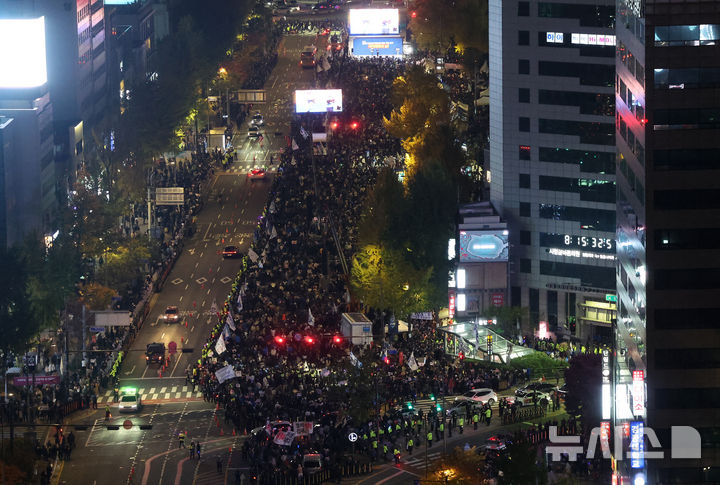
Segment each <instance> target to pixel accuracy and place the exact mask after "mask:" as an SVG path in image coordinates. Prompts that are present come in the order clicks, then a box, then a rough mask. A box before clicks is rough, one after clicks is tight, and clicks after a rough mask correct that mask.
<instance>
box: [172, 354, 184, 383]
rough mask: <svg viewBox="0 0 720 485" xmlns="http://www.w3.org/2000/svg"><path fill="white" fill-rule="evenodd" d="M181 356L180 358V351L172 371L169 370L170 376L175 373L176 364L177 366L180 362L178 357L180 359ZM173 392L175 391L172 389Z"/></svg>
mask: <svg viewBox="0 0 720 485" xmlns="http://www.w3.org/2000/svg"><path fill="white" fill-rule="evenodd" d="M181 358H182V353H181V354H179V355H178V358H177V359H176V360H175V365H174V366H173V369H172V372H170V375H171V376H172V375H174V374H175V369H177V366H178V364H179V363H180V359H181ZM173 389H177V387H173ZM173 392H175V391H174V390H173Z"/></svg>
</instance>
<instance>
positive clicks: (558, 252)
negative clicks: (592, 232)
mask: <svg viewBox="0 0 720 485" xmlns="http://www.w3.org/2000/svg"><path fill="white" fill-rule="evenodd" d="M548 253H550V254H552V255H553V256H564V257H567V258H589V259H600V260H606V261H615V255H614V254H600V253H590V252H587V251H580V250H578V249H560V248H550V249H548Z"/></svg>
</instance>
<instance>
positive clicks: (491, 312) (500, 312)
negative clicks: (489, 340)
mask: <svg viewBox="0 0 720 485" xmlns="http://www.w3.org/2000/svg"><path fill="white" fill-rule="evenodd" d="M482 316H483V317H485V318H497V323H498V326H499V327H500V330H501V332H500V333H502V334H503V335H505V336H514V335H516V334H517V322H522V320H523V319H524V318H527V317H528V309H527V307H516V306H512V307H511V306H491V307H489V308H487V309H485V310H484V311H483V313H482Z"/></svg>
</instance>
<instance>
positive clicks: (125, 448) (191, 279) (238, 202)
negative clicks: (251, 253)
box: [53, 35, 317, 485]
mask: <svg viewBox="0 0 720 485" xmlns="http://www.w3.org/2000/svg"><path fill="white" fill-rule="evenodd" d="M316 41H317V39H316V38H315V37H314V36H299V35H291V36H287V37H285V38H284V39H283V40H282V43H281V44H280V48H279V59H278V64H277V66H276V67H275V69H274V70H273V72H272V74H271V75H270V77H269V79H268V81H267V83H266V86H265V89H266V90H267V100H268V102H267V104H260V105H255V106H253V111H255V110H258V111H260V112H261V113H262V114H263V116H264V118H265V126H263V127H262V129H261V132H262V133H263V141H262V143H261V142H260V141H258V140H250V139H248V138H247V126H244V127H238V129H237V130H236V135H235V136H234V137H233V146H235V147H236V149H237V150H238V160H237V161H236V162H234V163H233V164H232V165H231V166H230V167H229V168H228V170H227V171H225V172H216V174H215V176H214V178H213V179H212V180H210V181H209V188H208V190H207V198H206V204H205V207H204V208H203V209H202V211H201V212H200V214H199V216H198V221H197V222H198V223H197V231H196V232H195V234H194V235H193V236H192V237H191V238H189V239H186V240H185V246H184V248H183V251H182V254H181V255H180V257H179V259H178V260H177V262H176V264H175V266H174V268H173V269H172V271H171V273H170V275H169V277H168V280H167V283H166V284H165V287H164V288H163V290H162V292H160V293H158V294H156V295H155V297H154V299H153V302H152V309H151V311H150V313H149V315H148V319H147V320H146V321H145V324H144V325H143V328H142V329H141V330H140V332H139V333H138V335H137V337H136V338H135V342H134V344H133V346H132V349H131V351H130V352H128V354H127V358H126V359H125V361H124V362H123V365H122V368H121V371H120V377H121V379H120V386H132V387H137V388H138V389H139V390H140V393H141V397H142V402H143V407H142V409H141V410H140V411H139V412H137V413H134V414H128V415H122V416H120V415H119V413H118V409H117V405H116V403H114V402H113V400H114V399H113V393H112V391H107V392H106V393H105V394H104V395H103V396H100V398H99V399H98V408H99V409H98V410H97V411H85V412H82V413H79V414H76V415H74V416H73V417H72V419H71V420H70V422H71V423H73V424H85V425H88V430H87V431H76V432H75V433H76V449H75V451H74V452H73V454H72V459H71V460H69V461H67V462H65V463H61V464H60V465H59V467H58V471H57V472H56V474H55V477H54V480H55V481H54V482H53V483H68V484H76V483H81V484H89V485H104V484H107V485H117V484H124V483H142V484H152V485H162V484H166V485H167V484H169V485H190V484H206V483H207V484H210V483H213V484H222V483H233V482H234V473H235V471H234V469H232V468H231V469H230V470H229V471H228V470H227V465H228V464H229V463H235V462H236V461H237V459H233V457H232V451H233V449H234V448H233V447H234V446H237V444H238V443H239V442H241V440H242V439H243V438H242V437H241V436H234V435H233V434H232V428H231V427H230V426H225V425H224V423H223V421H224V418H223V416H224V415H223V413H222V411H216V409H215V406H214V405H212V404H211V403H207V402H205V401H204V400H203V398H202V395H201V394H200V393H199V392H194V391H193V389H192V386H188V385H187V383H186V382H185V371H186V369H187V368H188V367H189V365H190V364H191V363H192V362H193V361H196V360H197V359H199V357H200V350H201V348H202V345H203V344H204V343H205V340H206V339H207V337H208V334H209V332H210V329H211V328H212V326H213V324H214V322H215V321H216V320H214V319H213V315H214V314H215V311H216V308H221V307H222V304H223V302H224V301H225V298H226V297H227V295H228V293H229V292H230V288H231V284H232V282H233V281H234V279H235V276H236V275H237V273H238V271H239V269H240V259H223V257H222V254H221V252H222V249H223V248H224V247H225V246H228V245H234V246H237V247H238V248H239V249H240V252H241V253H245V252H247V249H248V247H249V245H250V243H251V241H252V233H253V231H254V229H255V227H256V224H257V218H258V216H260V214H261V213H262V210H263V207H264V205H265V202H266V200H267V194H268V190H269V187H270V185H271V183H272V177H274V176H275V169H276V167H277V163H275V164H274V165H273V166H271V165H270V164H269V161H270V154H273V155H275V154H277V153H279V152H280V151H282V149H283V148H284V147H285V146H287V139H286V136H287V135H289V132H290V120H291V116H292V109H293V106H292V102H293V91H294V90H295V89H309V88H312V87H313V85H314V78H315V73H314V70H312V69H305V70H303V69H302V68H301V67H300V66H299V60H300V50H301V49H302V47H303V46H305V45H307V44H310V43H314V42H316ZM256 166H264V167H266V168H267V169H268V174H267V177H266V178H265V179H264V180H251V179H250V178H249V177H248V176H247V173H248V171H249V170H250V169H251V168H253V167H256ZM218 197H220V199H219V198H218ZM169 305H175V306H177V307H178V309H179V310H180V314H181V321H180V323H174V324H166V323H164V322H162V321H161V320H160V315H161V314H163V313H164V312H165V308H166V307H167V306H169ZM213 305H215V306H213ZM152 342H163V343H164V344H165V346H166V348H167V347H169V346H170V343H171V342H174V343H175V344H176V346H177V349H178V351H177V353H176V354H175V355H173V356H172V359H171V362H170V364H169V365H168V366H167V367H166V368H165V369H164V370H163V369H162V368H161V367H160V366H158V365H157V364H152V365H147V364H146V361H145V349H146V346H147V344H149V343H152ZM182 348H187V349H193V352H192V353H181V349H182ZM106 404H107V405H109V406H110V408H111V413H112V415H113V416H112V419H111V420H110V421H109V422H106V421H105V419H104V407H105V405H106ZM216 418H217V419H216ZM126 420H129V421H130V423H129V424H131V425H132V427H131V428H130V429H125V428H124V427H123V423H124V422H125V421H126ZM108 424H110V425H119V426H120V429H118V430H108V429H107V428H106V426H107V425H108ZM139 425H151V426H152V429H149V430H140V429H139ZM69 429H72V428H71V427H69V426H68V430H66V433H67V432H68V431H69ZM180 431H186V432H187V434H188V437H187V439H186V443H187V444H189V443H190V441H191V440H196V439H199V440H200V441H201V442H202V443H203V452H202V458H201V460H197V459H190V457H189V454H188V452H187V451H186V450H178V444H179V442H178V438H177V436H178V433H179V432H180ZM218 457H219V458H220V459H221V460H222V463H223V472H221V473H218V472H217V467H216V458H218ZM228 477H229V478H228Z"/></svg>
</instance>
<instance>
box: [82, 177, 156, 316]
mask: <svg viewBox="0 0 720 485" xmlns="http://www.w3.org/2000/svg"><path fill="white" fill-rule="evenodd" d="M149 170H150V171H149V173H148V187H147V212H148V239H152V220H153V213H152V198H151V194H150V191H151V189H152V180H153V173H154V172H153V169H152V167H151V168H150V169H149ZM83 311H85V307H84V306H83ZM83 328H84V327H83Z"/></svg>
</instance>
